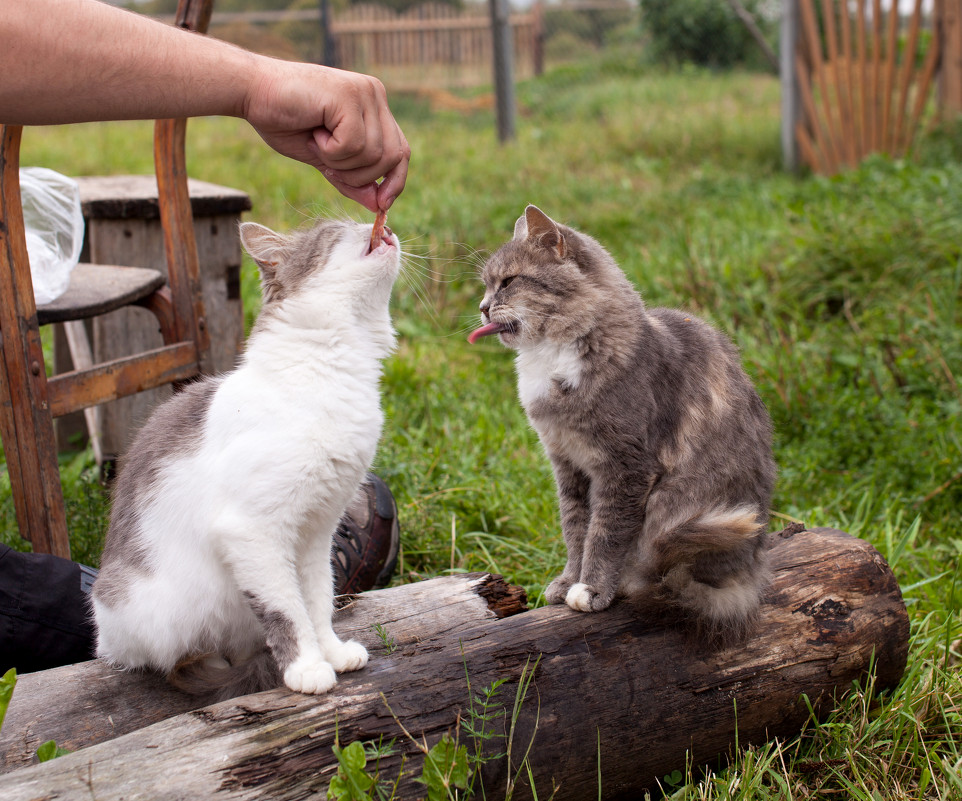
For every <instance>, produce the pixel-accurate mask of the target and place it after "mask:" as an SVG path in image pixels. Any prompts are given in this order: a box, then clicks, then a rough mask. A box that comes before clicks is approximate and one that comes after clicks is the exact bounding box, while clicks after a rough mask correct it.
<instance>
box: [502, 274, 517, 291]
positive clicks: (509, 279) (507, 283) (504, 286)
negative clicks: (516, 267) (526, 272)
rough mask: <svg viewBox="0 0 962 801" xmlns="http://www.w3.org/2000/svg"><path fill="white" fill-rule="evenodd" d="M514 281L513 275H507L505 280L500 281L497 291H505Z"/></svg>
mask: <svg viewBox="0 0 962 801" xmlns="http://www.w3.org/2000/svg"><path fill="white" fill-rule="evenodd" d="M514 279H515V276H513V275H509V276H508V277H507V278H503V279H502V280H501V284H500V285H499V286H498V289H499V290H501V289H507V288H508V287H509V286H510V285H511V282H512V281H513V280H514Z"/></svg>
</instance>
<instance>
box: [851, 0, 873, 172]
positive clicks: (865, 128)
mask: <svg viewBox="0 0 962 801" xmlns="http://www.w3.org/2000/svg"><path fill="white" fill-rule="evenodd" d="M855 37H856V55H857V57H858V65H859V72H858V101H859V113H858V118H859V133H860V137H859V147H860V149H861V152H862V153H869V152H871V145H870V144H869V143H870V137H871V133H870V132H869V129H870V126H871V121H870V119H869V105H868V98H869V88H868V75H869V67H868V59H867V53H868V50H867V48H866V38H865V0H859V2H858V3H857V4H856V17H855Z"/></svg>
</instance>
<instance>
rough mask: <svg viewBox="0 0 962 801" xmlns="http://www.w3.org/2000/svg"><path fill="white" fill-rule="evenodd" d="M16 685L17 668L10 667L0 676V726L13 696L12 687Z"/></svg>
mask: <svg viewBox="0 0 962 801" xmlns="http://www.w3.org/2000/svg"><path fill="white" fill-rule="evenodd" d="M16 685H17V670H16V668H10V670H8V671H7V672H6V673H4V674H3V678H0V726H3V719H4V717H6V714H7V707H8V706H10V699H11V698H13V688H14V687H16Z"/></svg>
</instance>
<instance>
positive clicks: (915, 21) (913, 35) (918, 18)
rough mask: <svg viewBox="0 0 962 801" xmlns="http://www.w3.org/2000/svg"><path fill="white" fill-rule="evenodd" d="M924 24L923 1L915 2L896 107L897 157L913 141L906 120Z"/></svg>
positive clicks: (894, 142)
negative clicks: (921, 30) (921, 26)
mask: <svg viewBox="0 0 962 801" xmlns="http://www.w3.org/2000/svg"><path fill="white" fill-rule="evenodd" d="M921 22H922V0H915V7H914V8H913V10H912V17H911V20H910V21H909V34H908V38H907V39H906V41H905V47H904V48H903V50H902V64H901V70H900V72H899V97H898V103H897V104H896V106H895V130H894V131H893V133H892V151H893V153H894V154H896V155H899V156H901V155H904V154H905V151H906V150H907V149H908V145H909V143H910V142H911V140H912V134H913V132H912V131H910V130H909V127H908V120H906V114H907V111H908V109H907V107H908V100H909V86H910V85H911V83H912V77H913V76H914V75H915V57H916V53H917V52H918V44H919V27H920V25H921Z"/></svg>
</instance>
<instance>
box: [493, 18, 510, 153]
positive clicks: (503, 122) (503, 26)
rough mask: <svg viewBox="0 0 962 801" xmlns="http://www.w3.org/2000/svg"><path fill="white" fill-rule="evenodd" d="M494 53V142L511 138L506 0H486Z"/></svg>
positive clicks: (508, 37) (508, 32)
mask: <svg viewBox="0 0 962 801" xmlns="http://www.w3.org/2000/svg"><path fill="white" fill-rule="evenodd" d="M489 2H490V6H491V37H492V43H493V50H494V59H493V60H494V92H495V97H496V99H497V110H496V111H497V123H498V139H499V140H500V141H501V142H507V141H508V140H509V139H514V69H513V63H512V55H513V53H512V51H513V50H514V41H513V35H512V33H511V16H510V15H511V9H510V8H509V6H508V0H489Z"/></svg>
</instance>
